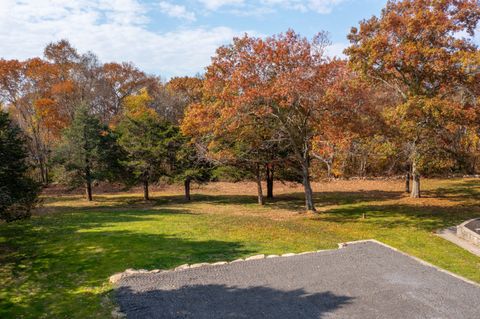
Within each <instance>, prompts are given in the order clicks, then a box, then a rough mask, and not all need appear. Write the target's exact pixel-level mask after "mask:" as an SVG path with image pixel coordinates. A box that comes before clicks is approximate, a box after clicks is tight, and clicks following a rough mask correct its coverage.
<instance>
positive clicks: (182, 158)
mask: <svg viewBox="0 0 480 319" xmlns="http://www.w3.org/2000/svg"><path fill="white" fill-rule="evenodd" d="M175 166H176V170H175V179H176V180H178V181H182V182H183V184H184V187H185V200H187V201H189V200H190V184H191V182H192V181H193V182H197V183H206V182H208V181H209V180H210V179H211V177H212V168H213V165H212V163H211V162H210V161H209V160H208V159H207V158H206V157H205V156H202V154H201V152H199V151H198V149H197V147H196V145H195V143H194V142H193V141H192V140H189V139H188V138H186V137H182V143H181V145H179V147H178V149H177V152H176V163H175Z"/></svg>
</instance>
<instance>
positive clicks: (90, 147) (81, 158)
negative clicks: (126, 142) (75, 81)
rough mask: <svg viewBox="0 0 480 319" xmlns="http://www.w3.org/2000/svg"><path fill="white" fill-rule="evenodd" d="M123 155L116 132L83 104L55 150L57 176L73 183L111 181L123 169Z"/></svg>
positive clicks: (68, 182)
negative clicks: (90, 180)
mask: <svg viewBox="0 0 480 319" xmlns="http://www.w3.org/2000/svg"><path fill="white" fill-rule="evenodd" d="M122 157H123V154H122V151H121V149H120V148H119V147H118V146H117V137H116V135H115V134H114V133H112V132H111V131H110V130H109V129H108V127H107V126H105V125H103V124H102V123H101V122H100V120H99V119H98V118H97V117H96V116H94V115H91V114H89V112H88V109H87V107H86V106H84V105H82V106H80V107H79V108H78V109H77V111H76V112H75V117H74V119H73V122H72V124H71V125H70V126H69V127H68V128H67V129H65V130H64V132H63V135H62V140H61V142H60V144H59V145H58V147H57V148H56V150H55V161H56V163H57V164H60V165H61V168H60V169H57V170H56V172H57V176H56V177H57V178H59V179H60V181H61V182H64V183H66V184H68V185H70V186H72V187H78V186H80V185H83V184H85V182H86V179H88V178H91V179H92V180H97V181H99V180H108V181H112V180H114V179H115V178H117V177H118V176H119V175H120V174H121V172H122V167H121V165H120V162H119V160H120V159H121V158H122Z"/></svg>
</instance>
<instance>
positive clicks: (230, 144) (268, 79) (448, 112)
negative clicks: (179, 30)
mask: <svg viewBox="0 0 480 319" xmlns="http://www.w3.org/2000/svg"><path fill="white" fill-rule="evenodd" d="M479 20H480V6H479V4H478V1H477V0H464V1H454V0H447V1H433V0H429V1H424V0H403V1H389V2H388V3H387V5H386V7H385V8H384V9H383V11H382V13H381V15H380V16H379V17H372V18H370V19H368V20H364V21H362V22H360V24H359V27H354V28H352V30H351V32H350V34H349V35H348V39H349V41H350V46H349V47H348V48H347V49H346V50H345V54H346V55H347V56H348V60H341V59H330V58H328V57H327V56H326V55H325V50H326V48H327V46H328V45H329V41H328V38H327V35H326V33H323V32H321V33H319V34H317V35H316V36H315V37H314V38H313V39H311V40H310V39H307V38H304V37H301V36H300V35H298V34H297V33H295V32H294V31H293V30H289V31H287V32H286V33H282V34H278V35H275V36H272V37H267V38H264V39H263V38H255V37H250V36H248V35H245V36H244V37H241V38H235V39H234V40H233V43H232V44H229V45H226V46H222V47H220V48H219V49H218V50H217V52H216V54H215V55H214V57H213V58H212V62H211V65H210V66H209V67H208V68H207V70H206V73H205V75H204V76H201V77H200V76H199V77H183V78H173V79H171V80H170V81H168V82H166V83H165V82H163V81H161V79H159V78H157V77H153V76H149V75H147V74H145V73H144V72H142V71H140V70H138V69H137V68H135V67H134V66H133V65H131V64H128V63H122V64H117V63H107V64H102V63H100V62H99V61H98V59H97V57H96V56H95V55H94V54H93V53H86V54H80V53H78V52H77V51H76V50H75V49H74V48H73V47H72V46H71V45H70V44H69V43H68V42H67V41H65V40H64V41H60V42H57V43H52V44H50V45H48V46H47V47H46V48H45V51H44V57H43V58H34V59H30V60H27V61H16V60H10V61H6V60H1V61H0V98H1V101H2V104H3V105H4V106H5V107H6V108H7V109H8V111H9V113H10V115H11V117H12V118H13V119H14V121H15V122H16V123H17V125H18V126H19V127H20V128H21V130H22V131H23V132H24V134H25V136H26V137H27V145H28V154H29V158H28V162H29V163H30V164H31V166H32V167H33V168H34V169H33V171H34V172H35V174H36V175H37V176H38V179H39V180H40V181H41V182H42V183H43V184H48V183H49V182H51V179H52V178H53V179H54V180H55V181H58V182H62V183H68V184H70V185H72V186H75V185H84V186H85V188H86V193H87V198H89V199H91V197H92V195H91V194H92V191H91V185H92V183H93V182H94V181H100V180H107V181H118V180H120V181H124V182H126V183H127V184H130V185H134V184H137V183H142V184H143V186H144V197H145V199H148V198H149V194H148V186H149V183H152V182H156V181H158V180H159V178H162V177H165V176H166V177H168V178H169V179H170V180H172V181H174V180H177V181H182V182H183V183H185V189H186V197H187V198H188V199H189V187H190V182H191V181H192V180H197V181H208V180H210V179H212V176H215V174H217V175H218V174H220V173H221V172H223V173H224V174H225V172H226V173H228V174H231V175H240V177H239V178H242V176H244V175H248V176H249V177H250V178H254V179H255V180H256V181H257V186H258V201H259V203H260V204H263V202H264V198H263V192H264V191H263V189H262V183H261V181H262V180H266V182H267V183H266V184H267V196H268V197H272V196H273V180H274V179H275V178H277V179H283V180H293V181H301V182H302V183H303V185H304V188H305V199H306V208H307V209H309V210H315V205H314V201H313V194H312V189H311V186H310V182H311V179H312V178H313V179H318V178H321V177H350V176H380V175H394V174H395V175H398V174H402V175H403V174H405V175H406V176H407V179H406V181H407V185H408V189H409V190H410V186H409V185H410V177H411V178H412V181H413V183H412V189H411V192H412V197H420V176H422V175H423V176H428V175H434V174H436V175H438V174H440V175H442V174H451V173H464V174H476V173H478V172H479V167H478V165H479V159H480V112H479V108H478V102H479V96H480V53H479V49H478V46H477V45H476V44H475V42H474V31H475V29H476V27H477V25H478V21H479Z"/></svg>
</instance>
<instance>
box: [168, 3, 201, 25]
mask: <svg viewBox="0 0 480 319" xmlns="http://www.w3.org/2000/svg"><path fill="white" fill-rule="evenodd" d="M159 5H160V10H161V11H162V12H163V13H165V14H167V15H169V16H170V17H174V18H180V19H185V20H188V21H195V20H196V17H195V13H193V12H190V11H188V10H187V8H185V6H182V5H177V4H171V3H169V2H166V1H160V4H159Z"/></svg>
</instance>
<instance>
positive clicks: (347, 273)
mask: <svg viewBox="0 0 480 319" xmlns="http://www.w3.org/2000/svg"><path fill="white" fill-rule="evenodd" d="M115 297H116V301H117V303H118V304H119V307H120V311H121V312H122V313H124V314H126V315H127V318H142V319H143V318H201V319H213V318H389V319H397V318H398V319H404V318H463V319H479V318H480V286H479V285H476V284H473V283H469V282H467V281H464V280H462V279H460V278H457V277H455V276H452V275H451V274H448V273H446V272H443V271H440V270H438V269H436V268H434V267H431V266H428V265H425V264H423V263H421V262H419V261H417V260H415V259H413V258H411V257H409V256H406V255H404V254H402V253H400V252H398V251H395V250H393V249H390V248H388V247H386V246H383V245H381V244H379V243H375V242H361V243H355V244H349V245H347V246H346V247H343V248H341V249H338V250H327V251H321V252H317V253H311V254H304V255H295V256H291V257H277V258H265V259H258V260H248V261H243V262H236V263H231V264H227V265H217V266H203V267H199V268H191V269H185V270H178V271H169V272H162V273H144V274H134V275H130V276H127V277H125V278H123V279H121V280H120V281H119V282H118V283H117V285H116V292H115Z"/></svg>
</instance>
